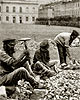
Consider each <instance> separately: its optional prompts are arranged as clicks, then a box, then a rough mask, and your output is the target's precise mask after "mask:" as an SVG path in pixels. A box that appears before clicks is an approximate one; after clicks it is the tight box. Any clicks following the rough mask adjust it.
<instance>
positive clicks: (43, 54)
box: [32, 39, 55, 77]
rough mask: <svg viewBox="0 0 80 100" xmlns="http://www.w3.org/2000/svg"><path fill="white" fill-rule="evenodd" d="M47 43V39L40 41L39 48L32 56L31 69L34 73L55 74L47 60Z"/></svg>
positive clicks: (48, 56)
mask: <svg viewBox="0 0 80 100" xmlns="http://www.w3.org/2000/svg"><path fill="white" fill-rule="evenodd" d="M48 48H49V43H48V40H47V39H45V40H43V41H42V42H41V43H40V48H39V49H38V50H36V51H35V54H34V58H33V66H32V70H33V71H34V73H36V74H40V75H41V76H42V75H43V74H46V76H47V77H51V76H53V75H54V74H55V72H54V71H51V69H50V65H49V61H50V55H49V50H48Z"/></svg>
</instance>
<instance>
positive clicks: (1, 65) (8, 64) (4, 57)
mask: <svg viewBox="0 0 80 100" xmlns="http://www.w3.org/2000/svg"><path fill="white" fill-rule="evenodd" d="M14 61H15V59H14V58H12V57H10V56H9V55H8V54H6V52H5V51H2V50H0V75H3V74H6V73H9V72H11V71H13V68H12V63H13V62H14Z"/></svg>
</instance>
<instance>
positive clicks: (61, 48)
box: [51, 30, 79, 68]
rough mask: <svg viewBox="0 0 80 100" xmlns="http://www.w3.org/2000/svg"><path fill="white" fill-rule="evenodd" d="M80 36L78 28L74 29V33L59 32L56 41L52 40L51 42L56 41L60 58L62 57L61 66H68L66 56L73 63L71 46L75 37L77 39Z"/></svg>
mask: <svg viewBox="0 0 80 100" xmlns="http://www.w3.org/2000/svg"><path fill="white" fill-rule="evenodd" d="M78 36H79V33H78V32H77V31H76V30H73V31H72V33H68V32H63V33H60V34H58V35H57V36H56V37H55V38H54V41H51V43H53V44H54V43H56V45H57V48H58V52H59V58H60V64H61V68H64V67H66V66H67V62H66V57H67V56H68V58H69V60H70V63H71V64H73V59H72V57H71V54H70V51H69V47H70V46H71V43H72V42H73V40H74V39H76V38H77V37H78Z"/></svg>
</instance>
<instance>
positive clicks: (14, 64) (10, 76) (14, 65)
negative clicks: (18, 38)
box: [0, 39, 39, 88]
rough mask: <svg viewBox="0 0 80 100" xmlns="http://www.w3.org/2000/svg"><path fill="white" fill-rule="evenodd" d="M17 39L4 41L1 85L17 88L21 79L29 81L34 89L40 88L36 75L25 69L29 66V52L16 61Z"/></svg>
mask: <svg viewBox="0 0 80 100" xmlns="http://www.w3.org/2000/svg"><path fill="white" fill-rule="evenodd" d="M15 44H16V42H15V39H6V40H4V41H3V50H0V85H4V86H16V85H17V82H18V81H19V80H21V79H24V80H25V81H28V82H29V83H30V84H31V85H32V87H33V88H35V86H38V85H39V84H38V82H36V80H35V78H34V74H33V73H32V72H30V70H29V71H28V70H27V69H26V68H25V67H28V69H29V66H28V64H26V62H27V61H28V60H29V59H30V56H29V51H28V50H25V51H24V52H23V53H22V54H21V56H20V57H19V58H18V59H15V58H14V56H13V53H15V50H14V46H15Z"/></svg>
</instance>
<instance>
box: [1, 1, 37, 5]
mask: <svg viewBox="0 0 80 100" xmlns="http://www.w3.org/2000/svg"><path fill="white" fill-rule="evenodd" d="M0 2H1V3H8V4H35V5H38V2H37V1H32V0H1V1H0Z"/></svg>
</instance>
